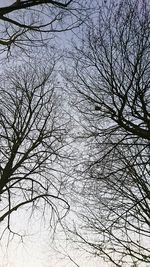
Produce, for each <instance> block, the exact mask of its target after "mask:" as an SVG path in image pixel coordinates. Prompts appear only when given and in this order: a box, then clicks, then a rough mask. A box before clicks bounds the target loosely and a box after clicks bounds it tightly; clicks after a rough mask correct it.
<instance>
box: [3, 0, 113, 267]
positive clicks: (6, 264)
mask: <svg viewBox="0 0 150 267" xmlns="http://www.w3.org/2000/svg"><path fill="white" fill-rule="evenodd" d="M13 2H15V1H13V0H5V1H2V0H0V7H3V6H4V5H5V6H6V5H7V4H10V3H13ZM31 223H32V225H30V223H29V224H28V223H27V222H25V221H24V218H23V217H22V216H18V215H17V216H16V225H18V226H19V227H21V228H23V229H24V228H26V227H29V228H32V229H34V231H33V232H32V234H31V235H29V236H28V235H27V236H26V237H25V238H24V240H23V242H21V240H20V239H19V238H16V237H15V238H14V239H13V240H12V241H9V244H8V246H7V235H5V236H4V237H3V238H2V239H1V240H0V267H74V266H76V265H75V264H74V263H73V262H71V261H70V260H69V259H66V258H65V257H64V256H63V255H61V254H59V253H56V252H55V250H54V249H53V248H52V246H53V243H52V239H51V238H50V233H49V229H47V228H44V226H42V227H41V226H39V225H38V223H35V225H33V221H32V222H31ZM2 231H3V228H2V227H1V225H0V234H1V232H2ZM59 235H60V234H58V236H59ZM60 239H61V238H60ZM58 240H59V238H58ZM60 246H62V247H63V246H64V247H65V246H66V244H65V241H64V242H63V241H61V242H60ZM68 253H69V255H71V257H72V259H73V260H75V261H76V263H77V264H78V265H79V266H80V267H109V266H110V265H109V264H107V263H104V262H103V261H102V260H100V259H99V258H94V257H92V258H91V257H90V256H89V254H87V253H85V252H84V253H83V251H79V250H75V249H73V248H71V247H70V248H69V251H68Z"/></svg>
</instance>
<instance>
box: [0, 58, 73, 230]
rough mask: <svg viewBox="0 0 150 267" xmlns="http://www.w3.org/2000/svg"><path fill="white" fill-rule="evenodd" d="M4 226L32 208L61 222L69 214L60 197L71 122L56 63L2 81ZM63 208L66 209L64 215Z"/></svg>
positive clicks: (14, 72) (0, 214) (0, 207)
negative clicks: (18, 214) (60, 90)
mask: <svg viewBox="0 0 150 267" xmlns="http://www.w3.org/2000/svg"><path fill="white" fill-rule="evenodd" d="M0 106H1V113H0V116H1V119H0V125H1V131H0V144H1V148H0V155H1V156H0V171H1V178H0V200H1V201H0V222H2V221H3V220H4V221H5V222H6V221H7V226H6V228H7V229H8V230H9V231H10V232H12V233H13V230H12V229H11V218H12V214H14V212H15V211H17V210H20V209H22V208H24V207H27V208H28V209H29V210H30V211H31V214H32V213H34V212H36V211H38V210H40V211H41V213H42V215H43V216H44V212H45V210H46V207H47V206H48V207H49V208H50V212H49V213H50V214H51V215H50V217H51V218H53V216H54V215H56V216H57V218H58V219H59V220H60V219H61V217H63V216H64V215H65V214H66V212H67V211H68V209H69V205H68V203H67V201H66V200H65V198H64V196H63V195H61V188H63V186H64V184H63V182H64V180H63V178H62V175H61V173H63V172H64V171H63V172H62V164H63V162H65V160H66V159H67V155H66V152H65V147H66V145H67V143H66V133H67V132H68V131H69V118H67V117H66V116H64V112H63V110H62V108H61V106H62V99H61V94H60V92H59V90H58V86H57V82H56V77H55V60H53V61H52V58H51V64H50V63H49V64H46V65H45V67H44V66H34V65H31V64H29V63H28V65H27V66H26V65H25V66H24V65H23V64H21V65H20V66H18V67H16V68H15V67H13V69H10V68H7V70H5V71H4V72H3V74H2V75H1V77H0ZM59 207H61V210H60V213H59Z"/></svg>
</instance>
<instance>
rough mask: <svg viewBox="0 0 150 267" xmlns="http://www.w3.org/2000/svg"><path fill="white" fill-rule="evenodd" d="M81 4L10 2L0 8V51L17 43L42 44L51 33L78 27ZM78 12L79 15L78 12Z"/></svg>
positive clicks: (18, 45) (22, 46)
mask: <svg viewBox="0 0 150 267" xmlns="http://www.w3.org/2000/svg"><path fill="white" fill-rule="evenodd" d="M81 10H82V8H81V4H80V8H79V4H78V3H76V1H73V0H70V1H63V0H62V1H52V0H46V1H43V0H41V1H37V0H36V1H28V0H25V1H24V0H23V1H22V0H20V1H18V0H17V1H11V2H10V4H7V5H6V4H3V7H0V21H1V36H0V46H1V50H0V51H1V53H2V52H3V51H5V50H6V51H8V52H10V48H12V47H14V46H17V47H19V48H21V49H25V48H28V47H29V46H39V45H40V44H42V45H46V44H47V43H48V42H49V40H50V39H51V38H52V34H51V35H49V33H55V32H63V31H67V30H71V29H74V28H76V27H78V26H79V25H80V24H81V23H82V22H83V20H84V14H83V12H81ZM81 13H82V14H81Z"/></svg>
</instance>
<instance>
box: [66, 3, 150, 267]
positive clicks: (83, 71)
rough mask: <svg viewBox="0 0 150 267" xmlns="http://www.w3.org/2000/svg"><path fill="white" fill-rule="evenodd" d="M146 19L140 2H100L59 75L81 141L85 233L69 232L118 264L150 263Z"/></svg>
mask: <svg viewBox="0 0 150 267" xmlns="http://www.w3.org/2000/svg"><path fill="white" fill-rule="evenodd" d="M149 14H150V13H149V4H148V2H147V1H145V0H142V1H135V0H125V1H122V0H121V1H117V2H116V1H108V2H107V1H104V2H103V4H102V5H101V6H99V14H98V18H97V19H96V18H94V20H93V21H90V22H89V24H88V27H87V31H86V33H85V34H84V37H83V40H82V43H80V44H78V45H76V46H75V47H74V52H71V53H70V56H71V58H72V60H73V62H74V63H73V64H72V72H73V75H72V76H69V75H67V77H66V79H67V80H68V82H69V86H70V87H71V86H72V93H74V91H76V96H75V99H76V104H74V106H76V108H77V109H78V110H79V112H80V113H79V114H80V124H81V127H82V129H83V135H81V133H80V136H78V139H79V140H82V142H84V143H85V145H84V149H85V153H84V159H83V161H82V164H81V165H82V167H81V168H80V169H79V168H78V177H79V171H80V175H81V179H79V180H80V181H79V184H78V186H79V188H81V190H80V197H79V203H80V204H81V203H83V210H82V211H83V212H81V211H80V213H79V217H80V219H81V218H82V220H83V226H82V227H83V228H82V229H85V230H86V231H82V230H81V229H80V230H79V229H76V230H75V231H73V232H74V234H75V235H76V236H77V237H79V240H80V241H81V242H82V243H83V244H86V245H88V246H89V247H91V249H92V251H94V253H97V255H100V256H102V257H106V259H107V260H109V261H111V262H112V263H113V264H114V265H116V266H120V267H122V266H129V264H130V263H139V264H142V263H144V264H146V263H150V231H149V229H150V228H149V227H150V176H149V174H150V173H149V163H150V161H149V156H150V87H149V75H150V72H149V70H150V65H149V49H150V42H149V41H150V40H149V38H150V32H149V25H150V17H149ZM74 103H75V101H74ZM86 148H87V149H86ZM81 170H82V171H81ZM81 181H82V183H83V184H84V185H83V187H81ZM78 191H79V189H78ZM76 192H77V191H76ZM86 233H87V234H86ZM90 237H91V238H90ZM93 240H94V241H93ZM141 266H142V265H141ZM144 266H145V265H144Z"/></svg>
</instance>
